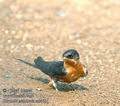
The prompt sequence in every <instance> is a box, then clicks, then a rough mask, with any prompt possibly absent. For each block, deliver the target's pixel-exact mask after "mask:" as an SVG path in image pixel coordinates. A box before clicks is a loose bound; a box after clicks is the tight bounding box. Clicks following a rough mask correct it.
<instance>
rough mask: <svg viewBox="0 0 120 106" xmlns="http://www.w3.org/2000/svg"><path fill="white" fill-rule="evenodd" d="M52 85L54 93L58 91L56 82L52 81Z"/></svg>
mask: <svg viewBox="0 0 120 106" xmlns="http://www.w3.org/2000/svg"><path fill="white" fill-rule="evenodd" d="M52 85H53V87H54V88H55V90H56V91H59V90H58V88H57V80H53V79H52Z"/></svg>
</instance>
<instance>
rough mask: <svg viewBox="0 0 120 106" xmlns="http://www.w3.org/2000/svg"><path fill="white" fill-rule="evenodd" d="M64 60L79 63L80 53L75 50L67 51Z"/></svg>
mask: <svg viewBox="0 0 120 106" xmlns="http://www.w3.org/2000/svg"><path fill="white" fill-rule="evenodd" d="M62 57H63V59H64V60H66V59H67V60H73V61H78V60H79V59H80V55H79V53H78V52H77V51H76V50H75V49H69V50H66V51H65V52H64V53H63V55H62Z"/></svg>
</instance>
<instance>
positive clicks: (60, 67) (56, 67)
mask: <svg viewBox="0 0 120 106" xmlns="http://www.w3.org/2000/svg"><path fill="white" fill-rule="evenodd" d="M34 62H35V65H36V67H37V68H39V69H40V70H41V71H42V72H43V73H45V74H47V75H49V76H51V77H53V76H64V75H66V71H65V69H64V64H63V61H52V62H46V61H44V60H43V59H42V58H41V57H38V58H37V59H35V60H34Z"/></svg>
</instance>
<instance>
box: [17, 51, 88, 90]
mask: <svg viewBox="0 0 120 106" xmlns="http://www.w3.org/2000/svg"><path fill="white" fill-rule="evenodd" d="M62 59H63V60H62V61H45V60H44V59H43V58H42V57H40V56H39V57H37V58H36V59H34V64H31V63H28V62H25V61H23V60H21V59H18V60H20V61H22V62H24V63H26V64H28V65H30V66H33V67H35V68H37V69H39V70H40V71H42V72H43V73H44V74H46V75H48V76H49V77H50V79H51V81H50V82H49V85H52V86H53V87H54V88H55V90H56V91H58V82H64V83H71V82H74V81H76V80H78V79H79V78H80V77H85V76H87V75H88V71H87V69H86V68H85V66H84V65H82V64H81V62H80V55H79V53H78V52H77V50H75V49H69V50H66V51H65V52H64V53H63V55H62Z"/></svg>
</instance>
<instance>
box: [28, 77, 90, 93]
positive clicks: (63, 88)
mask: <svg viewBox="0 0 120 106" xmlns="http://www.w3.org/2000/svg"><path fill="white" fill-rule="evenodd" d="M28 78H30V79H32V80H37V81H40V82H42V83H44V84H48V83H49V80H48V79H46V78H41V77H32V76H30V77H28ZM58 89H59V90H60V91H63V92H68V91H74V90H80V91H83V90H88V88H86V87H84V86H82V85H79V84H75V83H74V84H67V83H61V82H59V83H58Z"/></svg>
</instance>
